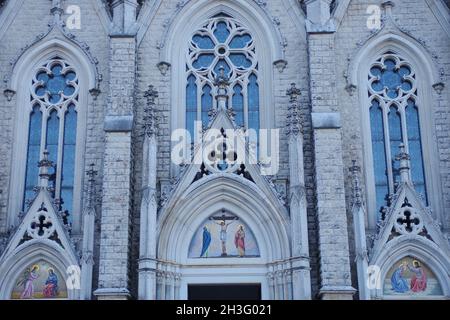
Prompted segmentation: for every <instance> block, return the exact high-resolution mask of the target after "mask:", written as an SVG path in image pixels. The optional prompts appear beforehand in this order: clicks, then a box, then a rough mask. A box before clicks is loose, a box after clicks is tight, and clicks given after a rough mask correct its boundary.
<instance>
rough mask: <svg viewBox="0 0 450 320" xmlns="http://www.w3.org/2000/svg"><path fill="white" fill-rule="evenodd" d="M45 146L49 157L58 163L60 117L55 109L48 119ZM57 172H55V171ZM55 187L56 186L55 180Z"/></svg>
mask: <svg viewBox="0 0 450 320" xmlns="http://www.w3.org/2000/svg"><path fill="white" fill-rule="evenodd" d="M45 141H46V145H45V148H46V149H47V151H48V152H49V155H48V158H49V160H51V161H53V163H54V164H56V162H57V160H58V142H59V119H58V112H56V110H53V111H52V112H50V115H49V117H48V119H47V135H46V140H45ZM53 173H55V172H53ZM52 182H53V187H55V185H54V183H55V181H54V180H53V181H52Z"/></svg>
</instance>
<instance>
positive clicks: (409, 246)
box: [370, 236, 450, 298]
mask: <svg viewBox="0 0 450 320" xmlns="http://www.w3.org/2000/svg"><path fill="white" fill-rule="evenodd" d="M384 247H385V248H384V249H383V250H382V251H380V252H379V253H378V254H377V255H376V256H374V257H372V259H371V261H370V265H372V266H377V267H379V268H380V269H379V270H380V274H379V279H380V281H381V288H377V289H372V290H371V296H372V298H382V297H383V287H384V279H385V278H386V276H387V273H388V272H389V270H390V269H391V267H392V266H393V265H394V264H395V263H396V262H397V261H399V260H401V259H403V258H405V257H408V256H411V257H415V258H417V259H420V260H421V261H424V262H426V264H427V266H428V267H429V268H430V269H431V270H432V272H433V273H434V274H435V275H436V277H437V279H438V282H439V284H440V286H441V288H442V291H443V294H444V297H446V298H449V297H450V281H449V279H450V273H449V270H450V259H449V256H448V253H447V254H446V253H445V252H444V251H443V250H442V249H441V248H440V247H439V246H438V245H436V244H435V243H434V242H432V241H429V240H427V239H426V238H422V239H421V238H418V237H414V236H412V237H408V236H402V237H398V238H395V239H393V240H391V241H389V242H388V243H386V244H385V245H384Z"/></svg>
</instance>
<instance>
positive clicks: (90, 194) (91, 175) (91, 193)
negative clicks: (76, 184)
mask: <svg viewBox="0 0 450 320" xmlns="http://www.w3.org/2000/svg"><path fill="white" fill-rule="evenodd" d="M89 168H90V169H89V170H87V171H86V175H87V176H88V191H87V207H88V208H89V209H92V208H94V198H95V176H96V175H97V174H98V171H96V170H95V169H94V168H95V164H94V163H91V164H90V165H89ZM87 212H88V213H89V212H91V211H90V210H87Z"/></svg>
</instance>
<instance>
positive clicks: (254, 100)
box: [247, 74, 259, 130]
mask: <svg viewBox="0 0 450 320" xmlns="http://www.w3.org/2000/svg"><path fill="white" fill-rule="evenodd" d="M247 91H248V127H249V128H251V129H255V130H259V85H258V79H257V77H256V75H254V74H252V75H251V76H250V77H249V83H248V89H247Z"/></svg>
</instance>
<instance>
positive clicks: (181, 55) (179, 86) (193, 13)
mask: <svg viewBox="0 0 450 320" xmlns="http://www.w3.org/2000/svg"><path fill="white" fill-rule="evenodd" d="M183 5H184V7H183V8H182V9H181V10H180V11H179V13H178V14H177V15H176V17H175V18H174V19H173V21H172V23H171V24H170V26H169V28H168V30H167V34H166V35H165V36H164V38H163V39H162V40H161V41H160V42H161V47H160V50H161V51H160V61H162V62H165V63H168V64H169V65H170V66H171V81H172V91H171V92H174V93H176V94H173V95H171V105H172V108H171V128H172V130H175V129H179V128H185V124H186V121H185V118H186V116H190V115H186V114H185V105H186V94H185V91H186V53H187V52H188V48H189V41H190V40H191V37H192V35H193V33H194V32H196V31H197V30H198V29H199V28H200V27H202V25H203V24H204V23H205V22H206V21H208V19H211V18H212V17H214V16H216V15H218V14H224V15H227V16H230V17H232V18H233V19H234V20H235V21H237V22H238V23H239V24H241V25H242V26H243V27H245V28H246V29H247V30H248V31H249V32H250V34H251V36H252V39H253V41H254V45H255V48H256V51H257V55H258V56H257V61H258V64H257V68H258V80H259V83H258V85H259V92H260V93H259V99H260V105H259V110H260V113H259V119H260V128H273V127H274V126H275V124H274V119H275V110H274V108H273V103H272V102H273V101H272V100H273V93H272V89H273V86H272V82H273V69H274V65H273V63H274V62H275V61H277V60H281V59H284V47H283V43H284V42H283V41H282V37H281V34H280V33H279V31H278V30H277V28H276V27H275V26H274V25H273V22H272V21H271V19H270V18H269V17H268V16H267V14H266V13H265V12H264V10H262V9H261V8H260V7H259V6H258V5H257V4H256V3H255V2H254V1H236V0H220V1H189V2H187V3H186V4H183ZM230 99H231V96H230ZM244 121H245V119H244ZM172 170H173V171H176V168H172Z"/></svg>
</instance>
